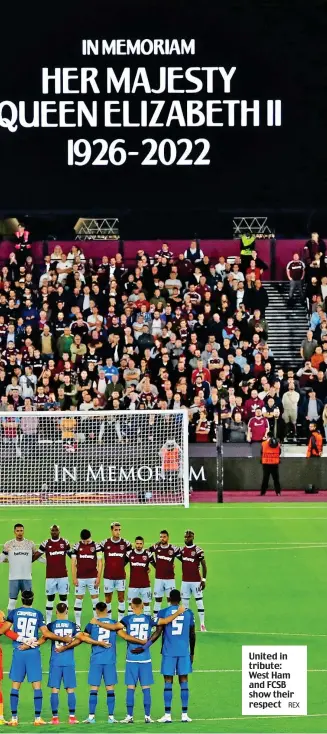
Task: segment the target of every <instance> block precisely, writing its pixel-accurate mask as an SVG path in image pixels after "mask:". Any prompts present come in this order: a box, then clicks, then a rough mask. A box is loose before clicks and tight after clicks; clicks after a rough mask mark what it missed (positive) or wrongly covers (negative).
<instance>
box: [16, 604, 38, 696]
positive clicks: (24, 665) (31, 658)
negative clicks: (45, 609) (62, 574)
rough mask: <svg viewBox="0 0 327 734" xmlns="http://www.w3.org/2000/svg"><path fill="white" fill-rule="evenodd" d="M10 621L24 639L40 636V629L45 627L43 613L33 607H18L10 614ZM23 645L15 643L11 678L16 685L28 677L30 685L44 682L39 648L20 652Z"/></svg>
mask: <svg viewBox="0 0 327 734" xmlns="http://www.w3.org/2000/svg"><path fill="white" fill-rule="evenodd" d="M7 619H8V621H9V622H11V623H12V629H13V631H14V632H17V634H18V635H22V637H27V638H32V637H38V636H39V629H40V627H45V621H44V618H43V614H42V612H40V611H39V610H38V609H34V608H32V607H18V609H12V610H11V611H10V612H9V613H8V617H7ZM20 645H21V643H20V642H18V641H17V640H14V641H13V648H14V649H13V656H12V661H11V668H10V673H9V678H10V680H12V681H15V682H16V683H22V682H23V681H24V680H25V677H27V680H28V682H29V683H36V682H38V681H41V680H42V666H41V654H40V649H39V648H38V647H36V648H31V649H30V650H20V649H19V647H20Z"/></svg>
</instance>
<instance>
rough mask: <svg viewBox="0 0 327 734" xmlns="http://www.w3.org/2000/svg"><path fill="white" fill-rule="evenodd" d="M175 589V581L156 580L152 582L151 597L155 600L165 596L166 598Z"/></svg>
mask: <svg viewBox="0 0 327 734" xmlns="http://www.w3.org/2000/svg"><path fill="white" fill-rule="evenodd" d="M173 589H176V582H175V579H156V580H155V582H154V588H153V596H154V598H155V599H156V598H157V597H159V599H162V597H164V596H166V597H167V598H168V596H169V594H170V592H171V591H172V590H173Z"/></svg>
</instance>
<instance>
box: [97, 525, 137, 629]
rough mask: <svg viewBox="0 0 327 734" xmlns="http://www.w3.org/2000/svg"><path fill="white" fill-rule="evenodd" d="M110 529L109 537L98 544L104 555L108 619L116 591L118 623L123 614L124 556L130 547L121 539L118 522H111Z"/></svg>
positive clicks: (127, 542)
mask: <svg viewBox="0 0 327 734" xmlns="http://www.w3.org/2000/svg"><path fill="white" fill-rule="evenodd" d="M110 528H111V537H110V538H107V539H106V540H103V541H102V543H100V547H101V550H102V551H103V554H104V572H103V581H104V594H105V600H106V603H107V612H108V614H109V617H110V615H111V600H112V595H113V592H114V591H117V596H118V621H120V620H121V619H122V617H123V616H124V614H125V584H126V573H125V563H126V554H127V551H129V550H131V549H132V545H131V543H130V542H129V540H124V538H122V537H121V535H120V531H121V527H120V523H119V522H112V523H111V525H110Z"/></svg>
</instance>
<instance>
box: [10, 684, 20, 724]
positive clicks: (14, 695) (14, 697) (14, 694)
mask: <svg viewBox="0 0 327 734" xmlns="http://www.w3.org/2000/svg"><path fill="white" fill-rule="evenodd" d="M18 699H19V691H17V690H16V689H15V688H12V689H11V691H10V708H11V715H12V717H13V718H16V717H17V711H18Z"/></svg>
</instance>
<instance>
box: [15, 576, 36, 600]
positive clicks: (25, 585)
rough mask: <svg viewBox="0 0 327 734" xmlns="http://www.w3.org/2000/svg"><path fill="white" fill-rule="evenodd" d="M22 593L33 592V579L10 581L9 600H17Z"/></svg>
mask: <svg viewBox="0 0 327 734" xmlns="http://www.w3.org/2000/svg"><path fill="white" fill-rule="evenodd" d="M20 591H32V581H31V579H9V599H17V597H18V594H19V592H20Z"/></svg>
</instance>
